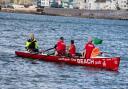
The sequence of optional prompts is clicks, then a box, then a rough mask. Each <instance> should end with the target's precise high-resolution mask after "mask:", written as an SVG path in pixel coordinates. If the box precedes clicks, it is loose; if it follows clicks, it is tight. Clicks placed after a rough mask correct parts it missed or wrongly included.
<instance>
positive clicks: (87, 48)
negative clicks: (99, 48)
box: [83, 39, 95, 59]
mask: <svg viewBox="0 0 128 89" xmlns="http://www.w3.org/2000/svg"><path fill="white" fill-rule="evenodd" d="M94 48H95V45H94V44H93V43H92V39H89V40H88V42H87V43H86V44H85V47H84V52H83V57H84V58H86V59H89V58H91V54H92V51H93V49H94Z"/></svg>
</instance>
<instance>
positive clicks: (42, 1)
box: [37, 0, 50, 8]
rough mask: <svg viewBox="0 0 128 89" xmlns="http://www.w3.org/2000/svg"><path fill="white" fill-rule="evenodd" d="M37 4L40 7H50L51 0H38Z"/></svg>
mask: <svg viewBox="0 0 128 89" xmlns="http://www.w3.org/2000/svg"><path fill="white" fill-rule="evenodd" d="M37 6H38V7H43V8H44V7H49V6H50V1H49V0H37Z"/></svg>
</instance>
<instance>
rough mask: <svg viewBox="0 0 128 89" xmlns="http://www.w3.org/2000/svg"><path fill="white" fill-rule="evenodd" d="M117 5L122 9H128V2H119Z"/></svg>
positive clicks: (122, 0) (120, 0) (126, 0)
mask: <svg viewBox="0 0 128 89" xmlns="http://www.w3.org/2000/svg"><path fill="white" fill-rule="evenodd" d="M117 5H118V6H119V8H120V9H128V0H118V3H117Z"/></svg>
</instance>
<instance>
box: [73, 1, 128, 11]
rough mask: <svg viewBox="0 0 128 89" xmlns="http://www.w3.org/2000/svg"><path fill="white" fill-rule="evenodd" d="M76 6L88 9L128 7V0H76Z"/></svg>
mask: <svg viewBox="0 0 128 89" xmlns="http://www.w3.org/2000/svg"><path fill="white" fill-rule="evenodd" d="M74 7H78V8H79V9H87V10H117V9H118V8H120V9H128V0H74Z"/></svg>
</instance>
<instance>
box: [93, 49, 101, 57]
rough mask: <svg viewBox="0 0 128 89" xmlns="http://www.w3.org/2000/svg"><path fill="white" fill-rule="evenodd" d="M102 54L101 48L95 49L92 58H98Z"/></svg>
mask: <svg viewBox="0 0 128 89" xmlns="http://www.w3.org/2000/svg"><path fill="white" fill-rule="evenodd" d="M100 53H101V52H100V49H99V48H94V49H93V50H92V53H91V57H96V56H98V55H99V54H100Z"/></svg>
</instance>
